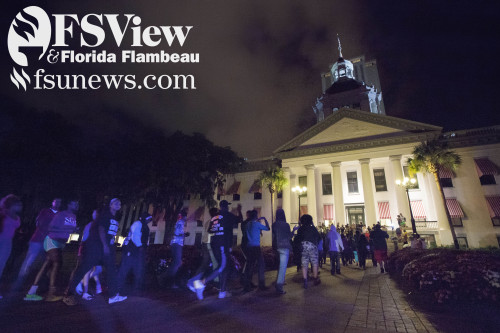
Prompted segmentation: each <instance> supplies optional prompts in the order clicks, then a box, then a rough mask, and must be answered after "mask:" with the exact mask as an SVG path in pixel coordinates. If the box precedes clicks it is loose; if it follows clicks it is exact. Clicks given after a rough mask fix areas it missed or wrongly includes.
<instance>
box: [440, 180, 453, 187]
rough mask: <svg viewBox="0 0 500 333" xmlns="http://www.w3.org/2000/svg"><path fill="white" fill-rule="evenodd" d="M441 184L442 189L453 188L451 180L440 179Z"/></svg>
mask: <svg viewBox="0 0 500 333" xmlns="http://www.w3.org/2000/svg"><path fill="white" fill-rule="evenodd" d="M439 183H440V184H441V187H453V182H452V180H451V178H440V179H439Z"/></svg>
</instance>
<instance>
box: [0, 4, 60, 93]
mask: <svg viewBox="0 0 500 333" xmlns="http://www.w3.org/2000/svg"><path fill="white" fill-rule="evenodd" d="M51 33H52V28H51V25H50V19H49V16H48V15H47V13H46V12H45V11H44V10H43V9H41V8H40V7H37V6H30V7H26V8H24V9H23V10H22V11H20V12H19V13H17V15H16V17H15V18H14V20H12V23H11V25H10V29H9V35H8V37H7V45H8V48H9V54H10V57H11V58H12V60H13V61H14V62H15V63H16V64H17V65H18V66H21V67H20V68H18V69H17V70H16V67H13V72H12V73H11V74H10V80H11V81H12V83H14V85H15V86H16V87H17V89H20V88H21V87H23V88H24V90H26V87H27V85H28V84H30V83H31V80H30V77H29V76H28V74H26V72H25V71H24V68H23V67H27V66H28V65H29V64H28V57H27V54H32V52H40V55H39V56H38V54H37V56H38V60H40V59H42V57H43V55H44V54H45V52H46V51H47V48H48V47H49V44H50V38H51Z"/></svg>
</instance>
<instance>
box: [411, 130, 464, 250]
mask: <svg viewBox="0 0 500 333" xmlns="http://www.w3.org/2000/svg"><path fill="white" fill-rule="evenodd" d="M461 163H462V159H461V157H460V155H458V154H457V153H455V152H454V151H451V150H449V149H448V147H447V145H446V143H445V142H443V141H439V140H432V141H428V142H422V143H421V144H420V145H418V146H416V147H415V148H414V149H413V158H409V159H408V170H409V172H410V174H411V175H414V174H416V173H417V172H423V173H425V172H428V173H431V174H432V175H433V176H434V180H435V183H436V186H437V188H438V191H439V193H440V194H441V199H442V205H444V210H445V212H446V217H447V219H448V224H449V226H450V231H451V235H452V237H453V243H454V244H455V247H456V248H457V249H458V248H459V244H458V240H457V236H456V234H455V228H454V227H453V223H452V221H451V216H450V213H449V212H448V207H447V206H446V198H445V196H444V191H443V188H442V187H441V183H440V182H439V170H440V169H442V168H444V169H448V170H452V171H456V170H457V169H458V167H459V166H460V164H461Z"/></svg>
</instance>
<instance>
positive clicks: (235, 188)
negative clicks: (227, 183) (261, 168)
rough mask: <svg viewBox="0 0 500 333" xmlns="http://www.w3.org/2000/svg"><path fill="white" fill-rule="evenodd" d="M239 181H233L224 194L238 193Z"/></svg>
mask: <svg viewBox="0 0 500 333" xmlns="http://www.w3.org/2000/svg"><path fill="white" fill-rule="evenodd" d="M240 184H241V182H237V181H235V182H234V183H233V185H231V187H230V188H229V189H228V190H227V191H226V195H233V194H239V191H240Z"/></svg>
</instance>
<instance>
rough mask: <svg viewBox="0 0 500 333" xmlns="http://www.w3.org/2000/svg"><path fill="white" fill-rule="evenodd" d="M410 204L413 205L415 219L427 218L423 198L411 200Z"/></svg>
mask: <svg viewBox="0 0 500 333" xmlns="http://www.w3.org/2000/svg"><path fill="white" fill-rule="evenodd" d="M410 205H411V211H412V213H413V218H415V219H425V218H427V216H426V215H425V209H424V204H423V203H422V200H414V201H410Z"/></svg>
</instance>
